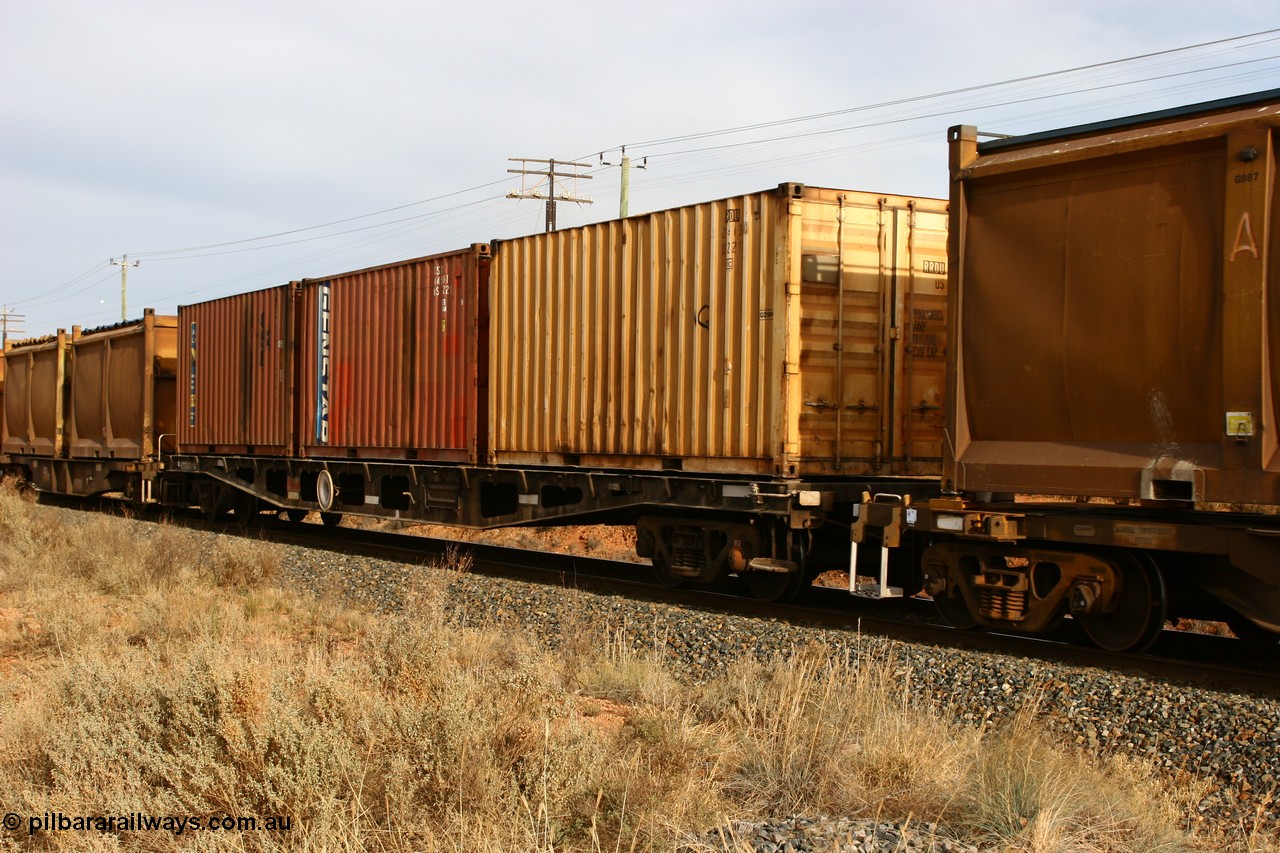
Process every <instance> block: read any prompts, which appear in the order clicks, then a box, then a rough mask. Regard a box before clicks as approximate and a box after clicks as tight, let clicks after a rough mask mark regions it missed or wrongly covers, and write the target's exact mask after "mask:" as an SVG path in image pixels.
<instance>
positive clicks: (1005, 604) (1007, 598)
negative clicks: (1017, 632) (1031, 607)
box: [978, 589, 1027, 620]
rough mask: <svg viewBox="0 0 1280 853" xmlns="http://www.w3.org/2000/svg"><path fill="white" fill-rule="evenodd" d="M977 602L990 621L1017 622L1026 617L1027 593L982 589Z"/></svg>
mask: <svg viewBox="0 0 1280 853" xmlns="http://www.w3.org/2000/svg"><path fill="white" fill-rule="evenodd" d="M978 601H979V604H980V607H981V610H982V613H983V615H984V616H989V617H991V618H992V619H1008V620H1018V619H1022V618H1024V617H1025V616H1026V615H1027V593H1026V592H1025V591H1019V592H1012V591H1011V592H1001V591H997V590H993V589H984V590H982V591H981V592H980V594H979V597H978Z"/></svg>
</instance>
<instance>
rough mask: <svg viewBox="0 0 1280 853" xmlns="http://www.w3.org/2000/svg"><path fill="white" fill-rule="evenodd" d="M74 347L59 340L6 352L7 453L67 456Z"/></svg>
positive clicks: (28, 343) (60, 337)
mask: <svg viewBox="0 0 1280 853" xmlns="http://www.w3.org/2000/svg"><path fill="white" fill-rule="evenodd" d="M69 346H70V341H69V340H68V338H67V334H66V332H65V331H64V330H62V329H59V330H58V333H57V334H56V335H50V336H48V337H44V338H37V339H33V340H29V341H21V342H19V343H17V344H15V345H14V346H11V347H10V348H9V349H7V350H5V353H4V360H5V395H4V406H5V436H4V447H3V449H4V452H5V453H7V454H9V455H29V456H41V457H47V458H60V457H62V456H63V455H65V452H66V446H65V442H64V437H65V412H64V401H65V397H66V387H67V386H66V383H67V361H68V359H67V354H68V348H69Z"/></svg>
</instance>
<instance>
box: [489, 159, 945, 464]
mask: <svg viewBox="0 0 1280 853" xmlns="http://www.w3.org/2000/svg"><path fill="white" fill-rule="evenodd" d="M917 207H919V208H920V212H919V213H918V214H917V212H916V208H917ZM943 211H945V203H944V202H940V201H936V200H915V199H908V198H905V197H892V196H891V197H885V196H877V195H872V194H867V193H856V192H852V191H839V190H823V189H819V188H814V187H803V186H801V185H797V184H785V185H783V186H782V187H780V188H778V189H777V190H770V191H767V192H761V193H754V194H750V195H745V196H737V197H733V198H728V199H722V200H719V201H713V202H707V203H704V204H696V205H690V206H687V207H682V208H676V209H672V210H666V211H660V212H657V213H653V214H648V215H645V216H636V217H630V218H628V219H624V220H615V221H610V222H604V223H599V224H596V225H589V226H584V227H581V228H575V229H569V230H565V231H559V232H554V233H551V234H540V235H533V236H530V237H524V238H519V239H515V240H508V241H503V242H501V243H499V244H496V245H495V248H494V279H493V287H492V294H493V295H492V299H493V310H492V322H493V330H492V334H493V337H494V344H493V347H492V352H493V356H494V360H493V363H492V365H491V370H490V375H491V383H492V388H493V395H492V401H493V410H492V412H491V415H490V424H491V430H490V431H491V441H492V444H493V448H494V452H493V454H492V458H493V460H494V461H496V462H501V463H513V464H515V463H520V464H582V465H591V466H601V467H618V468H632V467H641V468H681V469H684V470H690V471H713V472H722V473H747V474H781V475H785V476H812V475H822V474H847V473H852V472H858V471H860V472H870V471H877V472H881V473H928V472H929V470H930V469H932V471H933V472H934V473H936V472H937V470H938V456H939V454H938V449H937V448H938V442H939V439H940V436H941V426H942V419H941V413H940V411H939V410H938V406H939V405H940V403H941V398H942V385H941V382H942V379H943V376H944V371H943V364H944V360H943V356H944V353H945V342H943V341H936V340H935V342H934V344H933V346H934V347H935V349H932V350H929V351H928V352H925V351H924V350H921V351H920V353H919V354H918V355H917V356H913V357H911V358H907V357H904V356H903V354H902V353H901V352H895V353H889V352H880V351H878V349H879V348H881V347H884V346H886V345H887V346H888V347H890V348H894V349H895V350H900V349H901V347H902V345H903V341H902V340H901V337H902V336H900V335H895V334H893V333H891V330H890V329H889V328H888V327H887V325H886V324H891V323H898V324H902V323H903V322H904V313H903V312H904V311H906V310H915V309H917V308H918V309H919V310H920V311H922V312H924V313H923V314H921V320H920V322H921V323H923V328H925V329H927V330H930V333H932V334H934V335H935V336H936V335H939V334H942V333H941V329H943V328H945V319H944V318H943V317H942V316H941V314H942V312H944V311H945V305H944V304H943V302H942V299H941V298H940V297H941V296H942V295H943V294H944V291H942V290H941V289H939V288H938V286H937V282H940V281H945V279H944V277H943V275H942V271H943V270H944V269H945V256H944V255H943V251H944V248H945V240H944V236H943V235H944V233H945V224H944V216H943ZM922 220H928V221H927V223H925V224H923V225H921V221H922ZM917 226H919V228H917ZM926 235H927V236H926ZM913 253H914V254H913ZM926 259H927V260H928V261H929V262H930V264H932V266H931V267H930V269H929V270H926V268H925V266H924V264H925V261H926ZM913 261H914V262H916V263H917V271H916V272H914V273H913V272H912V270H911V269H910V266H909V265H910V264H911V263H913ZM806 275H807V276H808V278H809V279H810V280H806V279H805V276H806ZM837 282H838V283H839V284H838V285H837ZM908 304H909V305H911V306H913V307H912V308H911V309H906V308H904V305H908ZM841 312H843V313H841ZM925 333H926V332H924V331H922V332H920V335H921V336H923V335H924V334H925ZM943 336H944V335H943ZM837 380H838V381H837ZM904 382H910V383H911V388H910V389H909V390H908V389H907V388H906V387H905V386H903V385H902V383H904ZM917 398H918V400H917ZM920 401H927V407H926V409H925V410H924V414H922V415H920V416H919V417H916V418H915V419H914V420H911V421H901V422H900V418H901V417H902V413H901V412H899V411H898V407H900V406H902V405H906V404H907V403H908V402H910V403H911V404H912V405H914V404H916V403H918V402H920Z"/></svg>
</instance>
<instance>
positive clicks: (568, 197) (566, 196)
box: [507, 157, 593, 232]
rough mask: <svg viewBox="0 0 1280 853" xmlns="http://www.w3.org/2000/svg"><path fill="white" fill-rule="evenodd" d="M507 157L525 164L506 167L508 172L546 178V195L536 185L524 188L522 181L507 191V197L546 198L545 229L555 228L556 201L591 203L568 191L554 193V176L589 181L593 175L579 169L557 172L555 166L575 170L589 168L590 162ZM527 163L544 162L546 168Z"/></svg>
mask: <svg viewBox="0 0 1280 853" xmlns="http://www.w3.org/2000/svg"><path fill="white" fill-rule="evenodd" d="M508 159H510V160H511V162H513V163H522V164H525V167H524V168H521V169H507V171H508V172H512V173H514V174H517V175H536V176H538V177H543V178H546V179H547V192H546V195H543V194H542V193H540V192H539V191H538V188H537V187H536V186H534V187H532V188H530V189H525V188H524V183H523V182H521V186H520V189H519V190H512V191H511V192H509V193H507V198H545V199H546V200H547V231H548V232H551V231H554V230H556V201H571V202H573V203H575V204H591V203H592V201H591V199H589V198H578V197H577V196H574V195H573V194H571V193H568V192H564V193H561V194H560V195H559V196H557V195H556V178H573V179H574V180H577V179H578V178H582V179H583V180H588V181H589V180H591V178H592V177H593V176H592V175H584V174H582V173H581V172H580V171H573V172H557V171H556V166H560V167H562V168H572V169H575V170H576V169H590V168H591V164H590V163H570V162H565V161H564V160H535V159H533V158H532V157H510V158H508ZM529 163H545V164H546V166H547V168H546V169H542V170H539V169H530V168H528V164H529Z"/></svg>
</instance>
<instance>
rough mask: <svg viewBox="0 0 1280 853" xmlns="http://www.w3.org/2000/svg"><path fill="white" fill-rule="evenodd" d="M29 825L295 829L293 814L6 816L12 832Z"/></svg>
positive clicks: (176, 830)
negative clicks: (255, 815)
mask: <svg viewBox="0 0 1280 853" xmlns="http://www.w3.org/2000/svg"><path fill="white" fill-rule="evenodd" d="M23 824H25V825H26V827H27V835H35V834H36V833H37V832H108V833H115V832H146V831H148V830H156V831H162V832H169V833H172V834H173V835H181V834H182V833H184V832H260V831H262V832H288V831H290V830H292V829H293V818H291V817H274V816H273V817H265V816H264V817H253V816H249V817H232V816H231V815H210V816H204V817H199V816H195V815H149V814H142V813H141V812H129V813H127V814H118V815H71V814H66V813H64V812H45V813H44V814H39V815H25V816H24V815H19V814H16V813H14V812H9V813H8V814H6V815H5V816H4V828H5V829H6V830H9V831H10V832H14V831H17V830H19V829H21V828H22V826H23Z"/></svg>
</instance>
